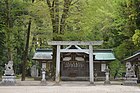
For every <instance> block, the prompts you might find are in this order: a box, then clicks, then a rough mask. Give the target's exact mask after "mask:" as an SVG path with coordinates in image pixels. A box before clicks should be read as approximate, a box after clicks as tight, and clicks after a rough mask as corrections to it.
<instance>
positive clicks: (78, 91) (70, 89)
mask: <svg viewBox="0 0 140 93" xmlns="http://www.w3.org/2000/svg"><path fill="white" fill-rule="evenodd" d="M0 93H140V87H138V86H122V85H95V86H1V87H0Z"/></svg>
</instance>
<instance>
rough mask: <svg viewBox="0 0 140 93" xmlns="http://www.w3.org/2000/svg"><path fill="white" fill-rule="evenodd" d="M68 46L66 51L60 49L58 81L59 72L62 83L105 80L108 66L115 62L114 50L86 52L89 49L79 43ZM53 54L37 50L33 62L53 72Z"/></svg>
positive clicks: (48, 50)
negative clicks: (41, 64) (44, 65)
mask: <svg viewBox="0 0 140 93" xmlns="http://www.w3.org/2000/svg"><path fill="white" fill-rule="evenodd" d="M61 44H63V43H61ZM64 45H65V44H64ZM66 45H67V47H65V48H64V49H60V58H59V55H58V58H57V59H60V64H59V61H58V60H57V61H58V62H57V63H56V81H59V78H58V75H59V72H60V75H59V77H60V80H62V81H66V80H80V81H81V80H89V81H90V82H94V80H105V77H106V75H105V70H106V68H108V64H109V63H110V62H112V61H114V60H115V56H114V54H113V50H112V49H92V48H91V50H90V49H89V50H88V51H86V50H87V49H85V48H81V47H80V46H79V45H80V44H78V43H77V44H74V45H73V44H70V43H69V44H66ZM66 50H67V51H66ZM84 50H85V51H84ZM58 52H59V51H58V50H57V53H58ZM90 52H91V53H90ZM52 54H53V51H52V49H37V50H36V53H35V54H34V56H33V60H36V61H38V62H41V63H46V65H47V70H48V71H47V72H49V71H51V70H52V66H53V64H52V56H53V55H52ZM89 56H90V57H89ZM90 62H91V63H90ZM92 63H93V64H92ZM90 65H91V67H90ZM92 65H93V67H92ZM59 68H60V69H59ZM47 74H49V73H47ZM47 74H46V75H47ZM92 74H93V75H92Z"/></svg>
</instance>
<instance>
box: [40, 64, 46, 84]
mask: <svg viewBox="0 0 140 93" xmlns="http://www.w3.org/2000/svg"><path fill="white" fill-rule="evenodd" d="M41 70H42V79H41V85H46V63H42V68H41Z"/></svg>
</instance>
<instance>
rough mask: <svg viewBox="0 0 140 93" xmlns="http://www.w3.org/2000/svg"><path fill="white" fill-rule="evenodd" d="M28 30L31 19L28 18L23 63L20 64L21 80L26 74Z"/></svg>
mask: <svg viewBox="0 0 140 93" xmlns="http://www.w3.org/2000/svg"><path fill="white" fill-rule="evenodd" d="M30 30H31V19H29V23H28V30H27V40H26V46H25V51H24V55H23V57H24V58H23V65H22V78H21V81H24V80H25V76H26V65H27V57H28V48H29V39H30Z"/></svg>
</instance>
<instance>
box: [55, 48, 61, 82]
mask: <svg viewBox="0 0 140 93" xmlns="http://www.w3.org/2000/svg"><path fill="white" fill-rule="evenodd" d="M55 81H56V84H59V82H60V45H57V57H56V76H55Z"/></svg>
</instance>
